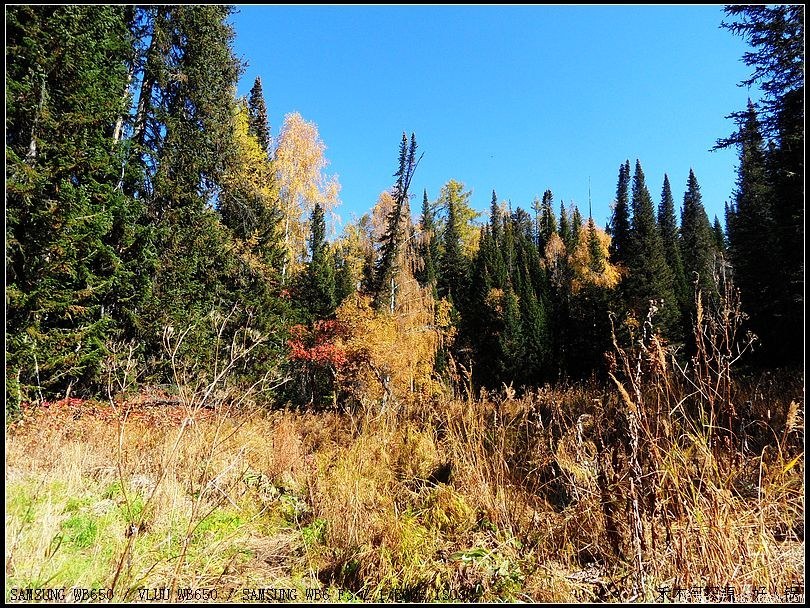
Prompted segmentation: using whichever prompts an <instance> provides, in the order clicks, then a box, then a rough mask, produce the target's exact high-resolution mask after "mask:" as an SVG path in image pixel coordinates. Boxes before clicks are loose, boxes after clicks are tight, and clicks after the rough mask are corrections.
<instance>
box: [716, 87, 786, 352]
mask: <svg viewBox="0 0 810 608" xmlns="http://www.w3.org/2000/svg"><path fill="white" fill-rule="evenodd" d="M739 136H740V165H739V168H738V171H737V186H736V191H735V194H734V202H733V205H732V207H731V208H730V209H729V210H728V214H727V225H726V226H727V230H728V239H729V257H730V260H731V264H732V266H733V267H734V280H735V283H736V284H737V286H738V287H739V288H740V292H741V299H742V304H743V309H744V310H745V311H746V312H747V313H748V314H749V315H750V317H751V325H752V327H753V329H754V331H755V332H756V333H758V334H759V336H760V337H761V338H762V339H763V341H764V343H765V347H766V348H767V349H770V350H771V352H773V349H775V348H776V344H774V342H775V341H776V339H777V335H778V334H777V333H775V332H774V321H775V318H776V315H777V312H778V311H777V310H775V309H774V305H775V304H776V303H777V302H778V301H779V297H778V294H779V292H780V290H781V285H780V282H779V278H780V277H779V276H778V274H777V273H776V272H775V269H776V268H777V267H778V262H779V260H778V256H777V255H776V251H777V245H776V243H775V242H774V236H775V230H774V220H773V209H772V201H773V191H772V188H771V185H770V183H769V181H768V173H767V166H766V158H765V149H764V141H763V137H762V133H761V131H760V128H759V121H758V119H757V114H756V110H755V109H754V105H753V104H752V103H750V102H749V105H748V113H747V115H746V117H745V121H744V122H743V123H742V124H741V125H740V135H739Z"/></svg>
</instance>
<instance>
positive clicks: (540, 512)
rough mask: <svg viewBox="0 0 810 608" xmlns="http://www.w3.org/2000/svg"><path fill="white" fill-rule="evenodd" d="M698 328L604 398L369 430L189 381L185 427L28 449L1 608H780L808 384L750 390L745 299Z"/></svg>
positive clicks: (447, 406) (469, 410)
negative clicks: (56, 589) (710, 593)
mask: <svg viewBox="0 0 810 608" xmlns="http://www.w3.org/2000/svg"><path fill="white" fill-rule="evenodd" d="M701 306H702V308H698V310H699V311H700V313H699V314H698V315H697V319H696V328H695V329H696V335H698V336H700V337H701V341H700V342H699V344H698V348H697V351H696V355H695V357H694V358H693V359H691V360H690V361H689V362H688V363H685V362H684V361H682V360H680V359H679V358H678V357H677V356H676V353H673V352H672V350H671V349H670V348H669V347H668V346H667V345H665V344H664V343H662V342H661V340H660V339H659V338H658V337H657V336H656V335H655V334H654V333H653V332H652V331H650V328H651V324H649V323H648V324H646V325H645V326H644V327H642V333H641V334H640V335H639V336H638V340H637V341H636V343H635V344H634V345H633V346H632V347H630V348H621V347H620V346H619V345H618V344H617V345H616V347H615V349H614V355H613V361H612V365H611V368H610V374H611V382H610V384H608V385H605V384H603V383H599V382H597V381H595V380H593V381H590V382H585V383H579V384H572V385H562V386H556V387H543V388H540V389H538V390H535V391H532V392H528V393H526V394H523V395H516V394H515V392H514V391H513V390H511V389H510V388H508V387H504V390H503V391H501V393H500V394H486V393H484V394H481V395H480V396H479V397H478V398H473V394H472V391H471V390H464V387H463V386H462V390H456V391H455V392H456V394H458V395H462V397H461V398H445V399H437V400H435V401H434V402H431V403H429V404H428V403H424V402H418V401H417V402H414V401H413V400H403V401H402V402H401V403H400V404H398V405H397V404H396V402H391V403H389V407H388V408H387V409H386V410H385V412H383V413H377V414H374V415H372V414H370V413H367V414H365V415H362V416H352V415H351V414H338V413H319V414H306V413H300V412H294V411H284V410H279V411H267V410H265V409H264V408H262V407H260V406H261V404H257V403H250V399H249V393H246V392H244V391H238V390H236V389H235V387H230V386H229V385H228V382H227V378H228V375H227V366H228V364H229V363H228V361H230V360H232V359H228V361H225V364H224V366H221V367H219V368H218V371H217V373H216V374H213V375H210V376H207V377H204V376H200V375H195V374H193V373H191V371H193V370H190V371H187V372H186V373H184V374H178V379H177V384H178V387H179V390H178V391H177V396H176V403H175V404H174V405H171V406H167V407H171V408H180V411H181V412H182V414H183V415H182V416H180V417H178V418H177V421H176V422H175V423H173V424H169V423H166V424H163V425H157V426H156V425H155V424H154V423H151V422H150V423H146V422H142V421H140V420H138V419H136V418H135V417H134V413H132V414H128V413H127V409H126V408H124V407H122V406H121V405H120V404H119V403H118V402H116V401H113V403H112V404H110V405H109V406H108V407H109V408H110V409H113V406H114V407H115V408H116V409H115V410H114V411H115V412H116V413H117V416H118V418H117V420H118V421H119V422H118V425H117V426H112V427H111V426H110V425H108V424H105V423H104V422H102V421H98V420H96V419H94V418H93V417H90V416H83V417H82V418H81V419H79V420H78V421H76V423H75V424H71V425H66V426H58V427H57V426H48V425H47V424H46V422H47V419H38V422H37V424H36V425H35V426H29V427H25V426H24V425H22V426H18V427H13V428H12V429H10V431H9V433H8V440H7V443H6V461H7V480H6V489H7V494H8V496H9V498H7V504H6V547H7V548H6V572H7V583H6V585H7V587H6V595H7V597H8V595H9V589H10V587H13V586H16V587H25V586H68V587H70V586H83V587H89V586H97V587H108V588H109V587H114V588H115V590H116V594H117V597H118V598H119V599H124V600H137V599H138V597H137V595H138V589H139V588H143V587H146V588H156V587H158V588H163V587H169V588H172V589H175V590H176V589H179V588H185V587H212V588H217V589H218V590H219V593H220V594H221V595H219V599H220V600H221V599H223V596H225V595H228V594H230V595H229V597H231V600H232V601H233V600H239V599H240V593H241V592H242V591H241V590H242V589H244V588H278V587H284V588H293V589H296V590H297V592H298V594H299V595H298V597H299V598H305V590H306V589H307V588H318V589H321V590H324V591H326V592H328V593H329V595H327V596H326V599H331V600H335V599H336V598H339V599H345V600H350V599H376V600H380V601H393V600H400V601H401V600H410V601H439V600H443V599H445V598H453V599H458V600H467V601H496V600H521V601H524V600H525V601H545V602H571V601H633V600H635V601H641V600H646V601H652V600H654V599H655V598H656V597H657V596H658V595H659V594H660V593H661V590H662V589H670V590H675V589H678V588H682V589H695V588H698V589H703V590H708V589H709V588H726V587H733V588H734V589H736V591H737V594H738V597H740V598H742V594H744V593H745V592H746V590H753V589H757V590H764V591H765V592H766V593H769V594H776V595H782V594H783V593H784V590H785V589H786V588H787V587H788V586H791V585H794V584H795V583H797V582H801V583H802V584H803V580H804V560H803V554H804V536H803V534H804V532H803V519H804V478H803V475H804V452H803V442H804V423H803V419H804V405H803V404H804V397H803V392H802V391H803V387H802V384H801V378H797V377H795V375H794V376H791V375H790V374H778V373H767V374H766V373H760V374H757V375H749V376H748V377H745V378H739V377H737V376H735V374H734V372H733V368H734V365H736V363H737V361H736V359H737V357H738V355H739V354H740V352H741V350H740V349H742V348H747V347H748V346H747V344H748V342H746V341H745V340H743V341H742V342H740V340H738V339H737V338H738V337H739V334H738V333H735V332H738V329H739V322H740V321H741V317H740V313H739V309H738V308H737V307H736V300H735V299H734V294H733V293H732V292H727V293H725V294H724V299H721V300H720V304H719V305H715V307H714V308H711V307H709V306H708V305H705V304H704V303H702V302H701ZM735 324H736V325H735ZM735 336H736V337H735ZM743 338H744V337H743ZM170 344H171V343H170ZM230 352H231V353H238V352H240V351H238V350H236V351H230ZM228 356H229V357H232V355H228ZM128 373H129V372H128ZM338 590H342V593H343V594H342V595H340V596H338V595H337V593H338Z"/></svg>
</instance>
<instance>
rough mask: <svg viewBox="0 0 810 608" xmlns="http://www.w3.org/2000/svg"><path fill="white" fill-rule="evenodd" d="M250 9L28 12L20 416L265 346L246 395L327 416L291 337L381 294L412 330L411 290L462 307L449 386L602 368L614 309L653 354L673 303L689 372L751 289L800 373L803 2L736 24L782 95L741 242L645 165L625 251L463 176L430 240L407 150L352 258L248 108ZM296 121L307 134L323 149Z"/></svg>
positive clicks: (22, 134)
mask: <svg viewBox="0 0 810 608" xmlns="http://www.w3.org/2000/svg"><path fill="white" fill-rule="evenodd" d="M231 12H232V9H231V8H230V7H227V6H148V7H132V6H128V7H127V6H121V7H117V6H105V7H97V6H41V7H37V6H13V7H9V8H8V10H7V12H6V28H7V66H8V67H7V85H6V91H7V119H6V169H7V192H6V197H7V213H6V281H7V290H6V293H7V295H6V315H7V323H6V384H7V389H6V390H7V393H6V403H7V411H9V412H13V411H15V409H16V408H17V407H18V406H19V404H20V403H21V402H22V401H26V400H33V399H50V398H55V397H58V396H64V395H66V394H85V395H92V394H98V393H99V392H103V391H104V390H105V389H106V388H107V387H108V385H111V384H113V380H115V382H120V380H121V379H120V375H121V370H123V369H129V368H128V367H127V366H128V365H129V364H130V363H132V362H133V361H134V362H135V363H136V364H137V365H136V367H137V368H138V369H141V370H143V371H142V372H141V375H140V376H139V377H137V378H136V380H137V381H140V382H151V383H170V382H174V381H176V380H177V378H178V376H177V374H178V371H180V372H183V373H186V372H187V373H198V374H203V375H204V374H205V373H210V372H211V370H213V369H214V368H215V366H216V365H219V363H216V362H215V360H216V359H217V358H218V357H222V356H226V357H227V356H230V357H232V358H233V357H237V355H238V352H237V351H238V350H239V349H238V348H237V345H239V344H242V345H244V344H245V343H246V341H249V340H250V339H258V340H259V341H260V343H259V345H258V346H257V347H256V348H253V349H251V350H250V351H249V355H246V356H244V358H241V359H240V364H239V366H235V367H234V368H233V370H232V371H233V375H234V376H239V377H243V378H244V379H246V380H248V381H253V380H255V379H256V378H258V377H262V376H266V375H267V374H268V373H270V372H272V374H273V375H274V377H276V378H278V379H280V384H282V385H283V384H285V383H287V386H286V391H287V392H286V393H282V395H281V396H282V397H283V398H284V399H290V400H293V401H298V402H307V401H308V402H312V400H313V399H314V393H315V392H319V391H320V392H324V391H327V392H328V390H329V387H328V384H329V381H328V378H327V379H324V378H321V379H316V378H314V377H313V376H311V375H310V376H308V378H309V379H308V380H307V381H305V382H301V383H295V382H288V381H289V380H290V379H291V378H292V377H293V376H295V374H296V373H299V372H300V371H301V370H300V367H297V366H296V364H295V363H294V362H291V361H290V358H289V356H288V355H289V353H288V346H287V337H288V336H289V333H290V330H291V328H293V327H295V326H298V325H303V326H307V327H310V328H315V327H316V326H317V324H318V323H319V322H320V321H322V320H324V319H330V318H333V317H334V316H335V314H336V310H337V309H338V307H339V306H340V304H341V302H343V301H344V300H345V299H346V298H347V297H348V296H349V295H350V294H351V293H353V292H354V291H356V290H358V289H359V290H360V291H361V292H364V293H367V294H368V295H370V296H371V297H372V298H373V301H374V304H375V307H376V309H377V310H378V311H379V314H389V315H391V314H394V313H395V311H396V310H398V309H399V308H398V307H401V306H402V300H403V298H406V297H409V296H408V294H409V293H412V292H409V289H411V288H410V287H409V286H408V282H409V281H415V282H417V283H418V285H419V286H420V287H421V288H423V289H426V290H427V292H428V293H429V294H430V295H431V296H432V298H433V300H434V301H436V302H439V301H442V300H444V301H446V302H447V303H448V306H449V310H450V323H451V326H452V328H453V330H454V339H453V340H449V341H447V342H443V343H442V345H441V352H440V355H439V357H438V358H437V368H438V369H437V372H438V373H440V374H441V373H444V372H445V367H446V365H448V363H449V362H450V359H451V358H452V360H454V361H455V362H456V363H459V364H462V365H464V366H466V367H468V368H471V369H473V377H474V378H475V380H476V382H477V383H478V384H479V385H480V386H487V387H499V386H501V385H502V384H507V385H508V384H510V383H511V384H514V385H517V386H534V385H537V384H539V383H542V382H546V381H553V380H556V379H559V378H561V377H571V376H572V377H579V376H584V375H587V374H589V373H591V372H593V371H594V370H598V369H600V368H601V366H602V357H603V353H604V352H605V351H606V350H609V348H610V345H611V339H612V338H611V331H612V326H611V316H610V314H611V313H612V314H613V315H614V316H613V318H614V326H613V327H615V328H616V331H617V332H618V333H619V337H620V338H621V339H629V337H630V334H632V333H633V331H635V328H637V327H638V324H639V323H640V322H641V321H643V319H644V317H645V315H646V314H647V311H648V310H649V308H650V306H655V307H656V308H657V312H656V316H655V319H656V323H657V325H658V327H659V329H660V331H661V333H662V335H663V336H664V337H665V338H666V339H668V340H669V341H670V342H672V343H676V344H677V343H684V345H685V347H684V352H685V353H687V354H688V352H689V349H690V345H689V343H688V339H689V336H690V335H691V334H690V327H691V323H692V320H693V317H694V314H695V311H694V293H695V289H696V288H697V289H699V290H700V292H701V293H702V294H703V295H704V296H706V297H707V298H708V301H711V299H712V298H716V297H717V294H718V279H719V278H722V277H726V278H729V277H733V281H734V282H735V284H736V285H738V286H739V287H740V289H741V292H742V301H743V306H744V309H745V310H746V312H748V314H749V315H750V328H751V329H753V330H754V331H755V332H756V333H757V334H759V336H760V338H761V342H762V346H763V347H762V349H761V350H760V352H761V353H762V359H761V361H760V362H761V363H763V364H772V363H779V364H781V363H790V362H796V361H798V360H800V358H801V348H802V344H801V340H802V338H801V336H802V332H801V331H800V329H801V324H802V319H803V285H804V284H803V253H802V251H803V190H802V184H803V176H804V172H803V141H804V140H803V137H804V136H803V111H804V109H803V46H801V47H800V48H799V49H798V50H797V49H796V48H793V47H792V46H791V45H790V44H787V43H785V40H787V41H788V42H789V43H791V44H792V41H793V40H794V39H795V37H796V36H798V35H799V34H801V35H802V40H803V8H802V7H777V8H775V9H774V8H771V9H768V8H765V7H730V8H729V9H727V12H728V14H730V15H733V16H736V17H738V19H739V21H737V22H735V23H733V24H730V25H727V27H728V28H729V29H731V30H732V31H734V32H735V33H739V34H742V35H744V36H747V37H748V38H749V39H750V41H751V43H752V45H754V46H759V47H761V48H760V50H759V51H758V52H757V53H752V54H750V55H749V56H746V58H745V59H746V61H747V62H749V65H753V66H755V67H757V72H756V75H755V77H754V78H755V80H762V81H763V82H764V85H763V86H764V88H765V90H766V92H767V93H768V96H767V97H766V103H764V104H763V106H762V107H761V108H757V107H756V106H755V105H754V104H749V107H748V108H747V109H746V110H745V111H743V112H740V113H737V114H735V117H736V118H737V121H738V125H739V127H738V130H737V132H736V133H735V134H734V135H732V136H731V137H730V138H727V139H725V140H721V141H719V142H718V146H726V145H735V146H738V147H739V150H740V165H739V170H738V182H737V187H736V190H735V192H734V197H733V201H732V202H731V204H730V205H728V206H727V210H726V226H727V231H728V234H725V235H724V234H723V229H722V226H721V223H720V221H719V219H718V218H716V217H715V218H714V222H713V224H712V223H710V221H709V218H708V216H707V214H706V211H705V209H704V207H703V203H702V198H701V194H700V187H699V185H698V181H697V178H696V176H695V175H694V173H693V172H692V171H690V174H689V179H688V181H687V184H686V188H685V193H684V196H683V202H682V205H680V224H679V223H678V221H677V217H676V215H677V214H676V203H675V199H674V197H673V194H672V191H671V185H670V183H669V179H668V177H667V176H664V181H663V186H662V190H661V197H660V202H659V203H658V205H657V209H656V205H655V204H654V202H653V199H652V196H651V195H650V193H649V190H648V188H647V185H646V179H645V176H644V173H643V170H642V167H641V164H640V162H638V161H636V164H635V168H634V170H633V173H632V178H631V167H630V164H629V161H627V162H625V163H623V164H621V165H620V168H619V178H618V183H617V190H616V198H615V201H614V207H613V213H612V216H611V218H610V222H609V225H608V226H607V228H606V230H601V229H600V228H598V227H597V226H596V224H595V222H594V221H593V218H592V217H591V216H590V213H589V217H588V219H587V221H585V220H584V219H583V217H582V215H581V213H580V211H579V209H578V208H577V207H576V206H575V205H570V206H569V207H566V206H565V205H564V204H563V203H562V202H561V203H560V206H559V213H556V211H555V203H554V199H553V195H552V193H551V191H550V190H547V191H546V192H545V193H544V194H543V196H542V199H538V200H536V201H534V203H533V205H532V207H531V209H532V211H533V212H534V213H533V215H532V214H531V213H529V212H527V211H525V210H524V209H522V208H520V207H518V208H516V209H514V210H512V209H511V205H504V204H503V203H502V202H500V201H498V199H497V195H496V194H495V192H493V193H492V202H491V206H490V212H489V217H488V219H487V221H485V222H484V223H483V225H481V224H479V223H478V222H477V221H476V219H477V217H478V215H479V214H478V213H476V212H475V210H474V209H473V208H472V206H471V204H470V193H469V192H465V191H464V187H463V185H462V184H461V183H459V182H457V181H454V180H451V181H450V182H448V183H447V184H446V185H445V187H444V188H442V191H441V192H440V194H439V196H438V198H437V199H436V200H435V201H433V202H431V201H429V199H428V195H427V192H423V196H422V199H423V200H422V206H421V213H420V215H419V221H418V225H415V224H414V223H413V221H412V219H411V210H410V198H411V194H410V184H411V180H412V178H413V175H414V172H415V171H416V169H417V166H418V164H419V159H420V156H419V155H418V154H417V144H416V138H415V136H414V135H413V134H412V135H411V137H410V139H409V138H407V137H406V135H405V134H404V133H403V136H402V141H401V142H400V147H399V155H398V164H397V170H396V172H395V173H394V175H393V177H394V178H395V181H394V185H393V187H392V188H391V190H390V191H388V192H387V194H386V197H385V200H383V198H381V202H380V203H378V206H377V207H376V208H375V210H376V211H375V213H376V215H374V214H370V215H369V216H366V217H364V218H362V219H361V220H360V221H359V222H358V223H357V224H356V225H350V226H348V227H347V229H346V231H344V236H343V237H342V238H341V239H338V240H337V241H335V242H329V240H328V238H327V232H326V225H327V223H326V211H327V209H328V205H329V201H330V200H333V197H332V198H330V196H331V195H330V194H329V193H324V192H319V191H317V188H315V189H313V187H312V186H311V185H310V184H309V183H308V182H307V181H306V179H305V178H304V177H301V176H299V175H298V174H296V173H294V172H287V173H285V172H284V171H283V167H284V166H285V164H284V163H285V162H286V163H288V164H289V163H290V161H289V158H290V156H291V155H292V157H295V151H294V148H292V150H293V151H292V152H290V151H289V150H290V149H289V148H283V147H282V143H281V142H274V141H273V138H272V136H271V133H272V131H271V129H270V125H269V121H268V114H267V107H266V103H265V98H264V93H263V90H262V83H261V81H260V80H259V79H257V80H256V82H255V83H254V86H253V88H252V89H251V91H250V94H249V95H248V96H247V98H244V99H239V98H236V97H235V93H234V92H235V90H236V83H237V80H238V77H239V75H240V74H241V72H242V69H243V67H242V65H241V64H240V62H239V61H238V60H237V59H236V57H235V55H234V52H233V38H234V32H233V30H232V28H231V26H229V25H228V23H227V20H228V18H229V16H230V14H231ZM799 30H801V31H799ZM780 41H781V42H780ZM785 46H787V47H789V48H788V49H787V50H785ZM774 49H776V50H774ZM797 53H799V54H801V59H802V61H800V62H799V63H798V64H797V62H796V55H797ZM797 65H798V67H797ZM797 70H799V71H800V74H799V76H800V77H798V76H797ZM753 81H754V80H752V82H753ZM285 124H286V123H285ZM296 124H297V128H298V131H296V132H295V133H293V132H292V131H293V129H292V127H291V128H290V133H291V135H290V137H289V139H290V140H293V139H294V137H293V135H296V134H298V135H301V134H303V135H301V137H302V138H303V139H304V140H307V138H309V139H308V140H307V141H310V143H313V142H312V134H311V132H310V131H308V130H307V127H308V125H307V124H306V123H296ZM282 137H283V136H282ZM299 145H304V144H299ZM317 148H318V146H317V142H314V143H313V147H312V149H314V150H316V152H317ZM321 152H322V150H321ZM302 157H303V155H302ZM316 170H317V167H315V169H313V171H316ZM331 192H332V194H334V189H333V190H332V191H331ZM383 203H384V204H383ZM306 234H308V237H306V236H305V235H306ZM437 324H438V321H437ZM248 327H249V328H251V332H247V331H246V330H245V328H248ZM240 332H242V333H241V334H240ZM259 336H261V338H259ZM240 356H241V355H240ZM307 373H309V372H307Z"/></svg>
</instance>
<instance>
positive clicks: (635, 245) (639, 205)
mask: <svg viewBox="0 0 810 608" xmlns="http://www.w3.org/2000/svg"><path fill="white" fill-rule="evenodd" d="M632 193H633V194H632V200H631V205H632V210H633V224H632V230H631V241H630V254H631V257H630V259H629V261H628V267H629V270H630V274H629V277H628V279H627V290H626V293H627V295H628V296H629V303H630V305H631V307H632V308H633V309H634V310H635V313H636V315H637V317H640V318H643V317H644V315H646V314H647V310H648V307H649V304H650V302H651V301H654V302H655V304H656V306H658V315H657V319H658V323H659V324H660V325H661V326H662V327H663V328H664V330H665V332H667V333H668V332H669V331H670V330H671V329H672V328H673V326H674V325H675V324H676V322H677V319H678V308H677V303H676V301H675V293H674V291H673V288H672V270H671V269H670V268H669V265H668V264H667V261H666V257H665V254H664V246H663V243H662V242H661V234H660V232H659V231H658V225H657V223H656V220H655V210H654V208H653V202H652V197H651V196H650V192H649V190H647V185H646V183H645V179H644V171H643V170H642V168H641V163H640V162H639V161H638V160H636V169H635V173H634V175H633V190H632ZM661 301H663V303H662V302H661Z"/></svg>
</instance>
